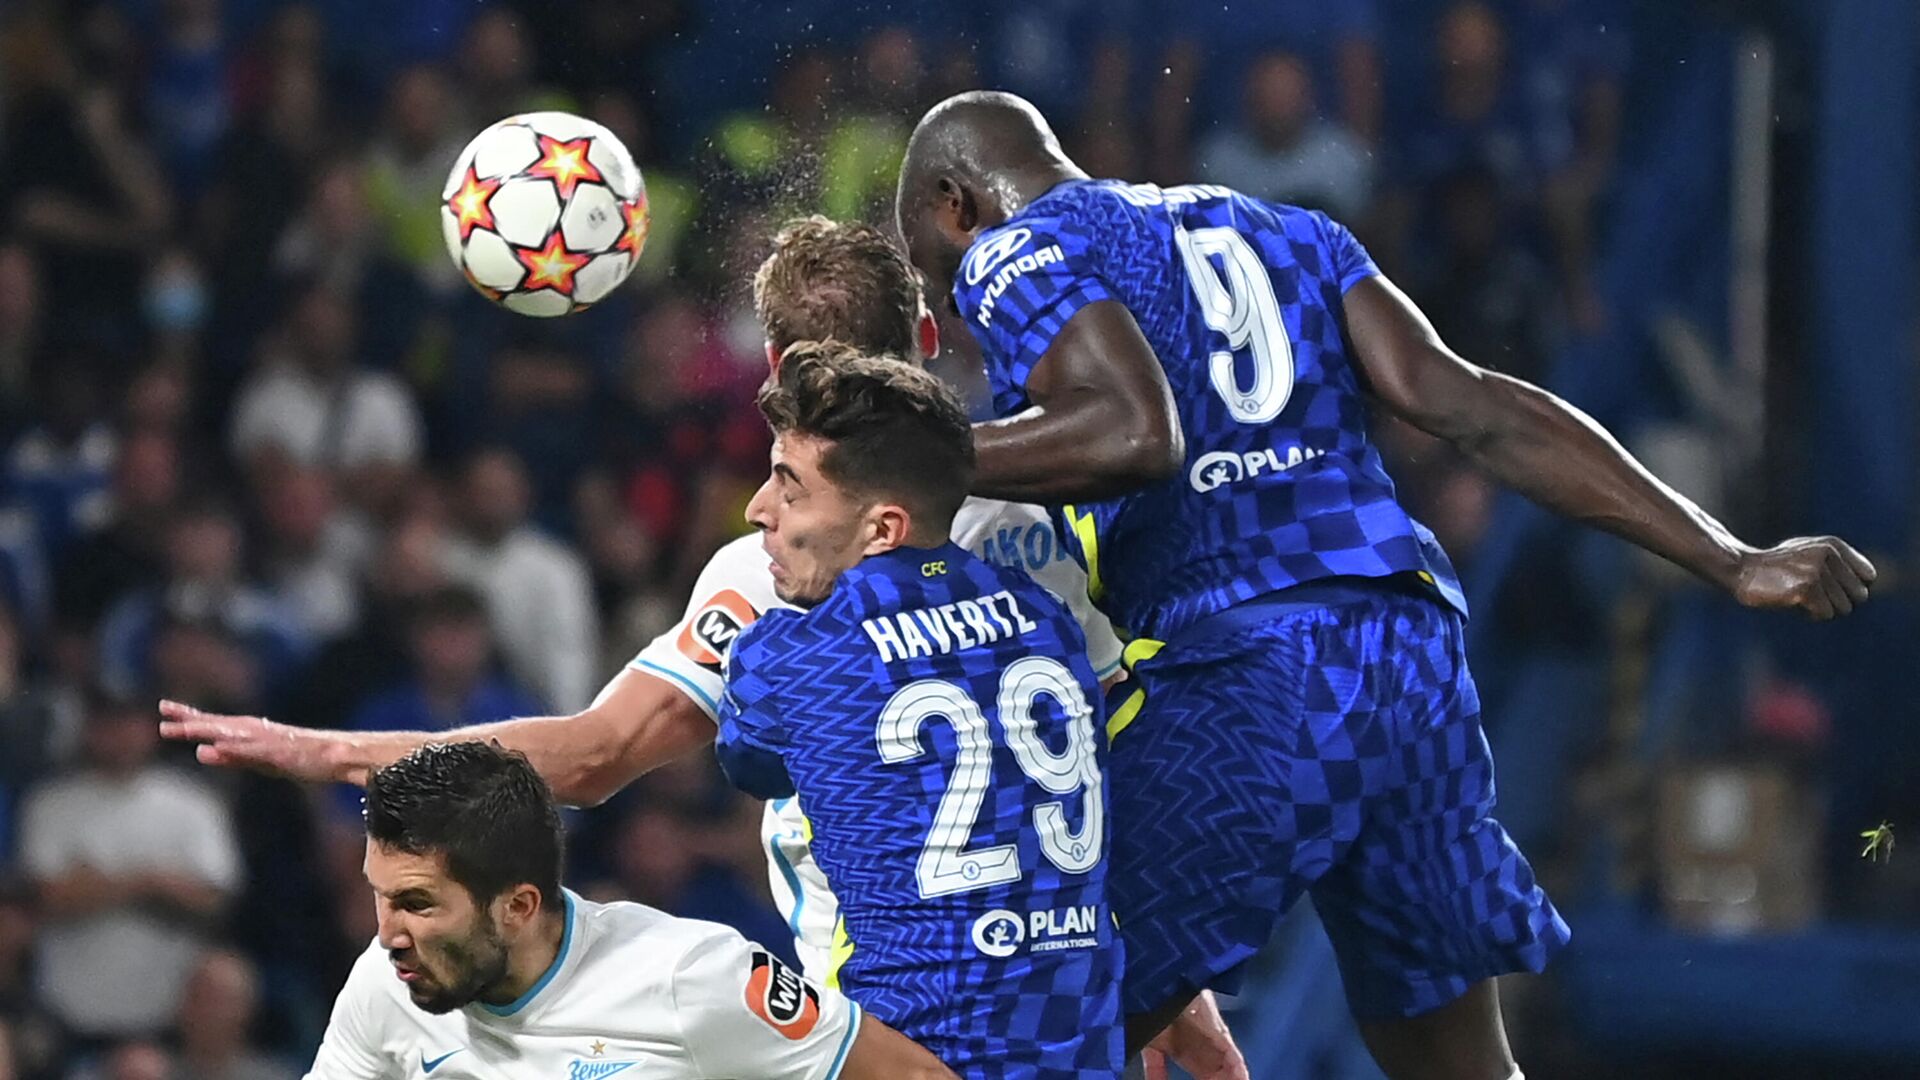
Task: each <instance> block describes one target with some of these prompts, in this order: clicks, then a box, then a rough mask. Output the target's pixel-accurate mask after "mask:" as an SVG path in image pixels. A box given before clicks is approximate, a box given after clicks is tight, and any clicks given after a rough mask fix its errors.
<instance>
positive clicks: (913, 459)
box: [759, 341, 974, 537]
mask: <svg viewBox="0 0 1920 1080" xmlns="http://www.w3.org/2000/svg"><path fill="white" fill-rule="evenodd" d="M759 404H760V412H761V414H762V415H764V416H765V417H766V418H767V423H768V424H769V425H771V426H772V428H773V430H774V433H775V434H777V435H785V434H787V433H789V432H797V433H799V434H802V435H810V436H813V437H815V438H819V439H824V440H826V441H828V442H830V443H832V444H833V445H832V447H830V448H829V449H828V450H827V452H826V453H825V454H824V455H823V456H822V457H821V459H820V468H821V471H822V472H824V473H825V474H826V476H827V479H829V480H831V481H833V482H834V483H835V484H838V485H840V486H841V487H843V488H845V489H847V490H848V491H851V492H853V493H855V494H856V495H861V496H868V497H871V496H875V495H886V496H889V497H891V498H894V499H897V500H899V501H900V502H901V503H903V504H904V505H906V506H908V507H910V508H912V509H913V510H914V511H915V512H916V513H917V514H919V515H923V520H924V521H925V522H926V523H927V524H929V525H933V526H937V529H938V531H939V532H940V534H941V535H942V536H943V537H944V536H945V535H946V532H947V531H948V530H949V529H950V528H951V527H952V523H953V515H954V514H955V513H956V512H957V511H958V510H959V509H960V504H961V503H962V502H965V501H966V498H967V491H968V490H969V488H971V487H972V484H973V464H974V456H973V428H972V426H971V425H970V424H969V423H968V422H967V411H966V409H965V408H963V407H962V406H961V404H960V399H959V398H958V397H956V396H955V395H954V392H953V389H952V388H951V387H949V386H947V384H945V383H943V382H941V381H940V380H939V379H937V378H935V377H934V376H932V375H929V374H928V373H927V372H926V371H925V370H924V369H922V368H919V367H916V366H915V365H913V364H909V363H906V362H905V361H902V360H896V359H893V358H892V357H886V356H870V355H867V354H865V353H862V352H860V351H859V350H858V349H855V348H853V347H852V346H849V345H844V344H841V343H840V342H838V341H802V342H797V343H795V344H794V345H792V346H791V347H789V348H788V349H787V351H786V352H785V353H784V354H782V356H781V360H780V370H779V372H778V374H776V375H775V376H774V378H773V380H772V381H770V382H769V383H767V385H766V386H765V387H763V388H762V389H761V391H760V401H759Z"/></svg>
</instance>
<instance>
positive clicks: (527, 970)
mask: <svg viewBox="0 0 1920 1080" xmlns="http://www.w3.org/2000/svg"><path fill="white" fill-rule="evenodd" d="M566 936H567V912H566V908H565V907H564V906H562V907H559V908H558V909H556V910H554V911H551V912H548V913H546V914H545V915H543V916H541V919H540V923H539V925H538V926H536V927H535V928H534V929H533V930H532V931H530V932H528V933H527V934H525V935H522V937H521V939H520V940H519V941H516V942H514V943H513V944H511V945H509V946H507V977H506V978H505V979H503V980H501V981H500V982H499V983H498V984H496V985H495V987H494V989H493V992H492V993H489V994H487V995H485V996H484V997H482V998H481V1000H483V1001H485V1002H486V1003H487V1004H489V1005H510V1004H512V1003H513V1002H516V1001H519V1000H520V998H521V996H522V995H524V994H525V993H526V992H527V991H528V990H531V989H532V988H533V985H534V984H535V983H537V982H539V981H540V980H541V979H543V978H545V977H546V975H547V972H548V971H550V970H551V969H552V968H553V965H554V962H555V961H557V960H558V959H560V943H561V942H562V941H563V940H565V939H566ZM496 999H497V1000H496Z"/></svg>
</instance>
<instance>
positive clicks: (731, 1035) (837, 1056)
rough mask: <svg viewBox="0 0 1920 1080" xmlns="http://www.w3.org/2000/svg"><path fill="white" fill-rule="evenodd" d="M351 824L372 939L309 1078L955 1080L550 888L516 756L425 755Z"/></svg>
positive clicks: (706, 949)
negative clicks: (357, 835)
mask: <svg viewBox="0 0 1920 1080" xmlns="http://www.w3.org/2000/svg"><path fill="white" fill-rule="evenodd" d="M366 824H367V853H366V861H365V863H364V866H363V869H364V871H365V873H366V876H367V883H368V884H369V885H371V886H372V888H373V892H374V896H375V900H374V907H375V912H376V914H377V916H378V920H379V934H378V936H377V938H376V939H375V940H374V941H373V943H372V944H370V945H368V946H367V949H366V951H365V952H364V953H362V954H361V956H360V959H359V961H358V962H357V963H355V964H354V966H353V971H352V972H351V973H350V974H349V975H348V976H347V983H346V985H345V986H344V987H343V988H342V989H341V991H340V995H339V997H338V998H337V999H336V1000H335V1001H334V1007H333V1016H332V1018H331V1019H330V1020H329V1021H328V1023H327V1031H326V1035H325V1037H324V1038H323V1039H322V1040H321V1044H320V1049H319V1052H318V1053H317V1054H316V1055H315V1057H314V1062H313V1068H312V1069H311V1070H310V1071H309V1072H308V1073H307V1077H308V1080H403V1078H406V1077H413V1076H422V1075H431V1076H433V1077H435V1078H436V1080H440V1078H445V1080H474V1078H479V1077H498V1076H516V1077H517V1076H552V1077H559V1076H566V1077H570V1078H574V1080H580V1078H583V1077H594V1078H598V1077H605V1076H612V1075H613V1074H615V1073H621V1074H623V1075H624V1076H627V1077H633V1078H635V1080H702V1078H705V1077H713V1076H730V1077H738V1078H741V1080H899V1078H902V1077H913V1078H915V1080H954V1074H953V1073H952V1072H951V1071H950V1070H948V1069H947V1068H946V1067H944V1066H942V1065H941V1064H940V1062H939V1061H938V1060H937V1059H935V1058H934V1056H933V1055H932V1054H930V1053H928V1052H927V1051H926V1050H925V1049H923V1048H922V1047H920V1046H917V1045H915V1044H914V1043H912V1042H911V1041H909V1040H907V1039H905V1038H903V1037H902V1036H901V1035H900V1033H899V1032H897V1031H894V1030H893V1029H891V1028H889V1027H887V1026H886V1025H885V1024H882V1023H881V1022H880V1021H878V1020H875V1019H873V1018H872V1017H870V1016H867V1015H865V1014H864V1013H863V1011H862V1010H861V1008H860V1007H859V1006H858V1005H855V1004H854V1003H853V1002H851V1001H848V1000H847V999H846V998H845V997H843V996H842V995H840V994H839V993H838V992H836V991H834V990H831V989H827V988H824V987H819V986H816V985H814V984H813V983H810V982H808V981H807V980H805V979H803V978H801V977H800V976H799V975H798V974H796V973H794V972H792V971H790V970H788V969H787V968H786V967H785V966H784V965H782V964H781V963H780V961H779V960H777V959H775V958H774V957H773V956H772V955H771V954H769V953H768V952H767V951H766V950H765V949H762V948H760V947H759V946H757V945H755V944H754V943H753V942H750V941H748V940H746V939H745V938H743V937H741V936H740V935H739V934H737V933H735V932H734V931H732V930H731V929H728V928H727V927H724V926H719V925H717V924H714V923H709V922H701V921H699V920H697V919H676V918H674V917H672V916H670V915H668V914H666V913H665V912H661V911H655V910H654V909H652V908H649V907H645V906H643V905H640V904H632V903H614V904H595V903H591V902H589V901H587V900H583V899H581V898H580V897H578V896H576V895H574V894H573V893H572V892H570V891H568V890H567V889H565V888H563V887H562V886H561V884H560V865H561V863H562V861H563V853H564V849H565V842H564V833H563V831H562V829H561V825H560V812H559V810H558V808H557V807H556V806H555V805H554V801H553V794H552V792H550V791H549V790H548V789H547V785H546V783H545V782H544V781H542V780H541V779H540V777H539V775H538V774H536V773H535V772H534V771H533V767H532V766H531V765H529V764H528V763H527V760H526V758H524V757H522V756H520V755H519V754H514V753H509V752H507V751H505V750H502V749H501V748H500V747H498V746H497V745H488V744H486V743H480V742H462V743H452V744H447V745H433V746H426V747H422V748H421V749H419V750H416V751H414V752H413V753H410V754H408V755H406V756H405V757H403V758H401V759H400V760H399V761H396V762H394V763H393V764H391V765H388V766H386V767H385V768H383V769H380V770H379V771H377V772H375V773H374V775H373V777H372V779H371V780H370V781H369V782H368V784H367V813H366Z"/></svg>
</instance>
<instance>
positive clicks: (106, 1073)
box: [73, 1040, 179, 1080]
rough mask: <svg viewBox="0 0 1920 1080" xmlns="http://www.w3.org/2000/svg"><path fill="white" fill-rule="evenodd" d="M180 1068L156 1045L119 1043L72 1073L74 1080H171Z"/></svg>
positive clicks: (141, 1041) (170, 1056)
mask: <svg viewBox="0 0 1920 1080" xmlns="http://www.w3.org/2000/svg"><path fill="white" fill-rule="evenodd" d="M178 1067H179V1065H178V1063H177V1062H176V1061H175V1060H174V1057H173V1055H172V1054H170V1053H168V1052H167V1050H166V1048H165V1047H163V1046H161V1045H159V1044H158V1043H154V1042H148V1041H145V1040H140V1041H135V1042H126V1043H121V1044H120V1045H118V1046H115V1047H114V1048H113V1049H112V1050H110V1051H109V1052H108V1053H107V1054H106V1055H105V1056H103V1057H102V1058H101V1059H100V1060H99V1062H97V1063H96V1064H94V1065H90V1066H87V1067H85V1068H82V1069H80V1070H78V1071H76V1072H75V1073H73V1080H174V1077H175V1071H176V1070H177V1069H178Z"/></svg>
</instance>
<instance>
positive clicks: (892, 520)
mask: <svg viewBox="0 0 1920 1080" xmlns="http://www.w3.org/2000/svg"><path fill="white" fill-rule="evenodd" d="M866 529H867V537H866V540H867V542H866V546H865V548H863V549H862V550H861V553H860V554H861V555H862V556H866V555H880V554H883V553H885V552H889V551H892V550H893V549H894V548H897V547H899V546H900V545H902V544H904V543H906V542H907V540H908V538H909V537H910V536H911V535H912V533H913V515H912V514H910V513H908V512H907V508H906V507H904V506H901V505H900V504H899V503H886V502H883V503H876V504H874V506H873V508H872V509H871V510H868V511H867V521H866Z"/></svg>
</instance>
